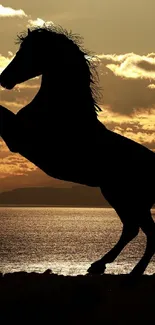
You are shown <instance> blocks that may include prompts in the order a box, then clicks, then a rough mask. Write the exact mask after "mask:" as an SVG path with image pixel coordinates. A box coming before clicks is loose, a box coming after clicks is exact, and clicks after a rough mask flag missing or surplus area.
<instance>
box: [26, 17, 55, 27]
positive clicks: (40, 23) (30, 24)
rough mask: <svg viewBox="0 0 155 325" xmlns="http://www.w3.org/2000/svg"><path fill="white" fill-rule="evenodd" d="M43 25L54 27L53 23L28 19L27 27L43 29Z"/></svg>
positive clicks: (39, 19) (38, 19)
mask: <svg viewBox="0 0 155 325" xmlns="http://www.w3.org/2000/svg"><path fill="white" fill-rule="evenodd" d="M44 25H46V26H48V25H49V26H50V25H54V23H53V21H44V20H43V19H41V18H37V19H36V20H31V19H29V20H28V24H27V27H35V26H38V27H43V26H44Z"/></svg>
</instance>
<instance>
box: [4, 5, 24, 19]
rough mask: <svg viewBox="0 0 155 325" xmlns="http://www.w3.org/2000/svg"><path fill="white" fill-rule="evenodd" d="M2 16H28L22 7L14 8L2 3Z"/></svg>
mask: <svg viewBox="0 0 155 325" xmlns="http://www.w3.org/2000/svg"><path fill="white" fill-rule="evenodd" d="M0 17H20V18H23V17H27V15H26V13H25V12H24V10H22V9H13V8H10V7H4V6H2V5H0Z"/></svg>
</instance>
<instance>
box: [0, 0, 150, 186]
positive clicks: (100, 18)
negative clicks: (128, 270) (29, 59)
mask: <svg viewBox="0 0 155 325" xmlns="http://www.w3.org/2000/svg"><path fill="white" fill-rule="evenodd" d="M154 12H155V1H154V0H136V1H135V0H130V1H128V0H108V1H107V0H78V1H74V0H72V1H69V0H44V1H40V0H38V1H37V2H35V1H32V0H26V1H21V0H3V1H1V2H0V73H1V72H2V71H3V69H4V68H5V67H6V66H7V64H8V63H9V62H10V60H11V59H12V57H13V56H14V54H15V53H16V51H17V50H18V45H16V44H15V40H16V35H17V34H18V33H19V32H22V31H23V30H25V29H26V28H27V27H29V26H34V25H36V24H37V25H40V26H41V25H42V24H43V23H44V22H46V23H49V22H50V23H54V24H56V25H57V24H59V25H61V26H62V27H64V28H66V29H68V30H72V31H73V32H74V33H78V34H80V35H81V36H83V38H84V47H85V48H87V49H88V50H91V51H92V52H93V53H95V54H96V55H97V56H98V59H99V68H98V69H99V77H100V86H101V87H102V89H103V102H102V103H101V104H100V107H101V108H102V112H101V113H100V115H99V119H100V120H101V121H102V122H103V123H104V124H105V125H106V127H107V128H109V129H111V130H113V131H116V132H118V133H120V134H123V135H125V136H127V137H129V138H131V139H134V140H136V141H137V142H139V143H142V144H143V145H145V146H147V147H148V148H150V149H151V150H154V151H155V18H154ZM39 82H40V81H38V80H36V79H33V80H31V81H29V82H27V83H24V84H21V85H20V87H18V86H16V87H15V88H14V89H13V90H11V91H10V90H4V89H2V88H1V87H0V104H1V105H3V106H5V107H7V108H9V109H10V110H12V111H13V112H17V111H18V110H19V109H20V108H22V107H23V106H25V105H26V104H27V103H28V102H30V101H31V100H32V98H33V97H34V95H35V94H36V93H37V91H38V88H39ZM75 100H76V98H75ZM73 105H74V103H73ZM101 172H103V173H104V166H103V171H101ZM50 185H54V186H57V185H61V186H63V185H65V186H66V185H67V183H63V182H60V181H57V180H54V179H52V178H50V177H48V176H47V175H45V173H43V172H42V171H41V170H39V169H38V168H36V167H35V166H34V165H33V164H31V163H29V162H28V161H27V160H26V159H24V158H23V157H21V156H20V155H18V154H12V153H10V152H9V150H8V149H7V147H6V145H5V143H4V142H3V141H2V139H1V138H0V192H1V191H4V190H7V189H12V188H18V187H26V186H50Z"/></svg>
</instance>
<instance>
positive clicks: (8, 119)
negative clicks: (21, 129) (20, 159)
mask: <svg viewBox="0 0 155 325" xmlns="http://www.w3.org/2000/svg"><path fill="white" fill-rule="evenodd" d="M16 124H17V123H16V115H15V114H14V113H13V112H11V111H10V110H9V109H7V108H5V107H4V106H1V105H0V136H1V137H2V139H3V140H4V142H5V143H6V145H7V146H8V148H9V149H10V150H11V151H12V152H17V150H16V145H17V141H16V134H17V125H16Z"/></svg>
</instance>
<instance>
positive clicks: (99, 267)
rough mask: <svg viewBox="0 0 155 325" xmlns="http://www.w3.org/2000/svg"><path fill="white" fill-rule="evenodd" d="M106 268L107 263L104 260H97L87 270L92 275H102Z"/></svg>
mask: <svg viewBox="0 0 155 325" xmlns="http://www.w3.org/2000/svg"><path fill="white" fill-rule="evenodd" d="M105 269H106V266H105V264H104V263H103V262H102V261H97V262H94V263H93V264H91V266H90V267H89V269H88V270H87V272H88V273H89V274H91V275H93V274H94V275H101V274H104V271H105Z"/></svg>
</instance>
